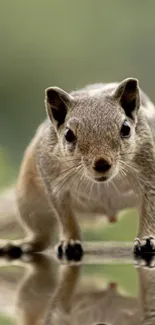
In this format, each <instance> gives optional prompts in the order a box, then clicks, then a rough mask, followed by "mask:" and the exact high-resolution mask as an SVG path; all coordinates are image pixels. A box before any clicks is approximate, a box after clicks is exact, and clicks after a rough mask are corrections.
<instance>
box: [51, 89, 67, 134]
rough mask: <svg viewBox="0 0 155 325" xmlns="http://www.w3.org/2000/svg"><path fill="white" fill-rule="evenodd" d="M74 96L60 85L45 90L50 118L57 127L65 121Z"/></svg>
mask: <svg viewBox="0 0 155 325" xmlns="http://www.w3.org/2000/svg"><path fill="white" fill-rule="evenodd" d="M71 101H72V97H71V96H70V95H69V94H68V93H67V92H65V91H64V90H62V89H61V88H59V87H50V88H47V89H46V90H45V105H46V110H47V114H48V115H49V117H50V119H51V120H52V121H54V122H55V123H56V126H57V128H59V126H60V125H61V124H63V123H64V121H65V117H66V114H67V112H68V108H69V106H70V104H71Z"/></svg>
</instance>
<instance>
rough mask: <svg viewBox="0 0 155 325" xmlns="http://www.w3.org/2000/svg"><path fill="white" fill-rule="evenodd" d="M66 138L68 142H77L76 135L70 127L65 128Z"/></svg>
mask: <svg viewBox="0 0 155 325" xmlns="http://www.w3.org/2000/svg"><path fill="white" fill-rule="evenodd" d="M65 139H66V141H67V142H76V136H75V135H74V133H73V131H72V130H70V129H69V128H66V130H65Z"/></svg>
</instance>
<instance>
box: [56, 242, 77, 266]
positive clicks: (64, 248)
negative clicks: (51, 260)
mask: <svg viewBox="0 0 155 325" xmlns="http://www.w3.org/2000/svg"><path fill="white" fill-rule="evenodd" d="M57 256H58V258H60V259H61V258H63V257H65V258H67V259H68V260H69V261H80V260H81V258H82V256H83V248H82V244H81V242H80V241H79V240H73V239H70V240H62V241H61V242H60V243H59V244H58V246H57Z"/></svg>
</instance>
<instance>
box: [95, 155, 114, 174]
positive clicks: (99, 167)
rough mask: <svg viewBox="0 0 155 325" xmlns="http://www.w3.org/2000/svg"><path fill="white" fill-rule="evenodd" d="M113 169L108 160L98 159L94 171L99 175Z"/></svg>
mask: <svg viewBox="0 0 155 325" xmlns="http://www.w3.org/2000/svg"><path fill="white" fill-rule="evenodd" d="M110 167H111V163H110V162H109V161H108V160H105V159H103V158H102V159H98V160H95V162H94V166H93V168H94V170H95V171H96V172H99V173H105V172H107V171H108V170H109V169H110Z"/></svg>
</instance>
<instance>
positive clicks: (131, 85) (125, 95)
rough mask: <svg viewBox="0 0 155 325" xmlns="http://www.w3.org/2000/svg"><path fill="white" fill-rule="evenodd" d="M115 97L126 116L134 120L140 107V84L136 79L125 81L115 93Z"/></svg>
mask: <svg viewBox="0 0 155 325" xmlns="http://www.w3.org/2000/svg"><path fill="white" fill-rule="evenodd" d="M113 97H114V98H115V99H116V100H118V101H119V102H120V105H121V106H122V108H123V109H124V111H125V114H126V115H127V116H128V117H130V118H134V116H135V114H136V112H137V111H138V108H139V106H140V92H139V82H138V80H137V79H134V78H127V79H125V80H123V81H122V82H121V83H120V84H119V85H118V87H117V88H116V90H115V91H114V93H113Z"/></svg>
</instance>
